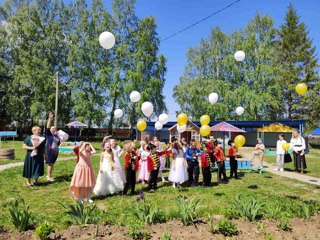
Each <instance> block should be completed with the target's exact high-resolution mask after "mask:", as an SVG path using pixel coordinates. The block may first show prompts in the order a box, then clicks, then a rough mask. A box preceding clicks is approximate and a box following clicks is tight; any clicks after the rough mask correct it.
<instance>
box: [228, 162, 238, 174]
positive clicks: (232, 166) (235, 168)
mask: <svg viewBox="0 0 320 240" xmlns="http://www.w3.org/2000/svg"><path fill="white" fill-rule="evenodd" d="M233 175H234V176H235V177H238V161H237V160H236V157H230V177H233Z"/></svg>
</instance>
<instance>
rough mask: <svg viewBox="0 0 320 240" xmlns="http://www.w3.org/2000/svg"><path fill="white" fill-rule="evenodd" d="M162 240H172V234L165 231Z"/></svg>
mask: <svg viewBox="0 0 320 240" xmlns="http://www.w3.org/2000/svg"><path fill="white" fill-rule="evenodd" d="M161 240H171V234H170V232H169V231H168V230H165V231H164V233H163V234H162V236H161Z"/></svg>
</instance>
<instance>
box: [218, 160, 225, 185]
mask: <svg viewBox="0 0 320 240" xmlns="http://www.w3.org/2000/svg"><path fill="white" fill-rule="evenodd" d="M217 164H218V174H217V178H218V182H221V175H223V180H227V175H226V167H225V165H224V161H221V162H217Z"/></svg>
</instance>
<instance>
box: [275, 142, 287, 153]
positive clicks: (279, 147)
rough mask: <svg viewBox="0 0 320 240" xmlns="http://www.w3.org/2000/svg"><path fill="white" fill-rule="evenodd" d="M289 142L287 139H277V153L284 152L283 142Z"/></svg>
mask: <svg viewBox="0 0 320 240" xmlns="http://www.w3.org/2000/svg"><path fill="white" fill-rule="evenodd" d="M284 143H287V141H286V140H278V141H277V154H284V153H285V151H284V150H283V148H282V144H284Z"/></svg>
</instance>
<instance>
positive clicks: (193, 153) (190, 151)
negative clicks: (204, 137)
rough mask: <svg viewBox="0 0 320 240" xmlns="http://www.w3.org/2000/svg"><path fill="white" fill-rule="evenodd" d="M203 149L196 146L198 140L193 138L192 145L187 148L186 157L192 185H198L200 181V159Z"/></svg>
mask: <svg viewBox="0 0 320 240" xmlns="http://www.w3.org/2000/svg"><path fill="white" fill-rule="evenodd" d="M200 155H201V151H200V149H199V148H197V146H196V140H195V139H191V141H190V147H188V148H187V149H186V159H187V163H188V173H189V183H190V185H191V186H198V182H199V161H198V157H199V156H200Z"/></svg>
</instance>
